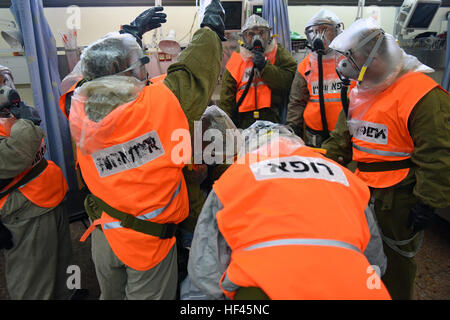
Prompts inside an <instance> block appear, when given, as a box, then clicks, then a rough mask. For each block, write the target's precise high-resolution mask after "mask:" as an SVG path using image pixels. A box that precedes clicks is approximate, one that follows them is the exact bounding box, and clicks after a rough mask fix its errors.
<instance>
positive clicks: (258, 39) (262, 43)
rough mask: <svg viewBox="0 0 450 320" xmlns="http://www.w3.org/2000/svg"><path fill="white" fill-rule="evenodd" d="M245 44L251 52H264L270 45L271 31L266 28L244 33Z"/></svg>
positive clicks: (257, 28)
mask: <svg viewBox="0 0 450 320" xmlns="http://www.w3.org/2000/svg"><path fill="white" fill-rule="evenodd" d="M242 38H243V40H244V44H245V45H246V47H247V48H248V49H249V50H258V51H261V52H264V50H265V49H266V47H267V45H268V44H269V43H270V30H269V29H268V28H265V27H254V28H251V29H248V30H245V31H244V32H243V33H242Z"/></svg>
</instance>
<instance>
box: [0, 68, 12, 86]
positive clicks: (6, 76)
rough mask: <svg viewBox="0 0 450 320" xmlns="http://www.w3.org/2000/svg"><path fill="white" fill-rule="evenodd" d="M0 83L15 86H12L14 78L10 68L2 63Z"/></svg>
mask: <svg viewBox="0 0 450 320" xmlns="http://www.w3.org/2000/svg"><path fill="white" fill-rule="evenodd" d="M1 85H5V86H8V87H10V88H13V89H15V88H16V87H15V86H14V78H13V75H12V72H11V69H9V68H8V67H5V66H2V65H0V86H1Z"/></svg>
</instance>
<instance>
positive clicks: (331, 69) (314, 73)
mask: <svg viewBox="0 0 450 320" xmlns="http://www.w3.org/2000/svg"><path fill="white" fill-rule="evenodd" d="M297 72H299V73H300V74H301V75H302V76H303V78H304V79H305V80H306V82H307V86H308V92H309V100H308V103H307V104H306V107H305V111H304V113H303V118H304V120H305V124H306V126H307V127H308V128H310V129H312V130H314V131H322V130H323V126H322V115H321V112H320V99H319V91H318V83H319V66H318V61H317V55H313V54H312V53H310V54H308V55H307V56H306V57H305V58H304V59H303V60H302V61H301V62H300V64H299V65H298V68H297ZM323 77H324V79H323V80H324V101H325V114H326V120H327V125H328V130H329V131H332V130H334V128H335V126H336V122H337V118H338V116H339V113H340V111H341V109H342V103H341V93H340V92H341V87H342V81H341V80H340V79H339V77H338V75H337V74H336V58H335V57H334V56H333V58H331V59H329V58H327V59H324V60H323ZM355 85H356V82H355V81H352V83H351V86H350V89H349V90H348V91H349V92H350V91H351V89H352V88H353V87H354V86H355Z"/></svg>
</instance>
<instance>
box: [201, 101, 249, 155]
mask: <svg viewBox="0 0 450 320" xmlns="http://www.w3.org/2000/svg"><path fill="white" fill-rule="evenodd" d="M200 121H201V122H202V132H195V135H194V136H195V138H198V137H205V138H206V140H208V141H209V138H211V137H214V143H213V144H211V145H212V147H214V150H209V149H210V147H209V145H210V144H209V143H208V142H206V141H203V139H202V150H195V152H198V151H202V154H203V157H204V158H205V157H207V156H211V157H212V158H215V159H217V160H218V161H217V162H219V163H233V162H234V158H235V156H236V155H237V153H238V151H239V150H238V147H239V146H241V145H242V136H241V133H240V131H239V130H238V129H237V127H236V125H235V124H234V123H233V121H232V120H231V119H230V117H229V116H228V115H227V114H226V113H225V112H224V111H223V110H222V109H220V108H219V107H218V106H216V105H212V106H209V107H207V108H206V110H205V112H203V114H202V117H201V118H200ZM208 131H209V132H208ZM218 144H219V145H218ZM213 153H214V154H213ZM213 162H215V161H208V162H207V163H213Z"/></svg>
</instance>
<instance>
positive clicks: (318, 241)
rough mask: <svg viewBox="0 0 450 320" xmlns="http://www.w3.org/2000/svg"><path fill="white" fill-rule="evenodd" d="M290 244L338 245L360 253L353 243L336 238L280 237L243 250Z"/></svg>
mask: <svg viewBox="0 0 450 320" xmlns="http://www.w3.org/2000/svg"><path fill="white" fill-rule="evenodd" d="M290 245H304V246H327V247H338V248H345V249H350V250H354V251H356V252H359V253H361V250H359V249H358V248H357V247H355V246H354V245H352V244H350V243H347V242H344V241H338V240H329V239H280V240H271V241H266V242H261V243H258V244H254V245H252V246H250V247H247V248H245V249H244V251H250V250H255V249H261V248H268V247H275V246H290Z"/></svg>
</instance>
